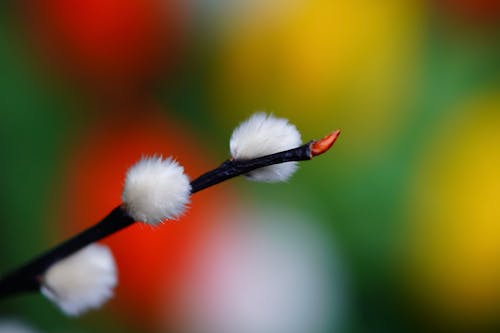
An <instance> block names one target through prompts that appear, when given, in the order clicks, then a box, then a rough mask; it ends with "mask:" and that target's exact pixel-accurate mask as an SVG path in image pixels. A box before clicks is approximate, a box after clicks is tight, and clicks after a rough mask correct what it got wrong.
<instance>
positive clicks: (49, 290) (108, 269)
mask: <svg viewBox="0 0 500 333" xmlns="http://www.w3.org/2000/svg"><path fill="white" fill-rule="evenodd" d="M117 281H118V279H117V273H116V265H115V260H114V258H113V255H112V253H111V251H110V250H109V248H108V247H106V246H103V245H98V244H90V245H88V246H86V247H84V248H83V249H81V250H79V251H78V252H75V253H74V254H72V255H70V256H68V257H66V258H64V259H62V260H60V261H58V262H56V263H55V264H53V265H52V266H50V267H49V268H48V269H47V271H46V272H45V274H44V275H43V278H42V287H41V289H40V291H41V292H42V294H43V295H44V296H46V297H47V298H48V299H50V300H51V301H53V302H54V303H55V304H56V305H57V306H58V307H59V308H60V309H61V310H62V311H63V312H64V313H66V314H67V315H69V316H77V315H80V314H82V313H84V312H86V311H88V310H90V309H95V308H99V307H100V306H101V305H103V304H104V303H105V302H106V301H108V300H109V299H110V298H111V297H112V296H113V289H114V287H115V286H116V284H117Z"/></svg>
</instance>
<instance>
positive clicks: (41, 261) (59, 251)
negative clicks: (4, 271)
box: [0, 206, 134, 297]
mask: <svg viewBox="0 0 500 333" xmlns="http://www.w3.org/2000/svg"><path fill="white" fill-rule="evenodd" d="M132 223H134V220H133V219H132V218H131V217H130V216H129V215H128V214H127V213H126V212H125V211H124V210H123V208H122V207H121V206H118V207H116V208H115V209H113V210H112V211H111V212H110V213H109V214H108V215H107V216H106V217H105V218H104V219H102V220H101V221H100V222H98V223H97V224H95V225H93V226H91V227H89V228H88V229H86V230H84V231H82V232H80V233H79V234H77V235H75V236H73V237H72V238H70V239H68V240H66V241H64V242H63V243H61V244H59V245H57V246H55V247H53V248H52V249H50V250H48V251H47V252H45V253H43V254H42V255H40V256H38V257H36V258H35V259H33V260H31V261H30V262H28V263H27V264H25V265H24V266H22V267H20V268H19V269H17V270H15V271H13V272H12V273H10V274H8V275H6V276H4V277H2V279H1V280H0V297H2V296H7V295H11V294H16V293H21V292H30V291H36V290H38V289H39V288H40V282H41V281H40V278H41V276H42V275H43V273H44V272H45V271H46V270H47V268H49V267H50V266H51V265H53V264H54V263H55V262H57V261H59V260H61V259H63V258H65V257H67V256H69V255H71V254H73V253H75V252H76V251H78V250H80V249H82V248H83V247H85V246H87V245H89V244H91V243H93V242H96V241H98V240H101V239H103V238H105V237H107V236H109V235H111V234H113V233H115V232H117V231H119V230H121V229H124V228H126V227H128V226H129V225H131V224H132Z"/></svg>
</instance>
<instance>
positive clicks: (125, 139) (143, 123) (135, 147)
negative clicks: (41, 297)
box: [56, 105, 235, 325]
mask: <svg viewBox="0 0 500 333" xmlns="http://www.w3.org/2000/svg"><path fill="white" fill-rule="evenodd" d="M106 111H109V110H106ZM119 112H120V113H121V114H120V116H117V115H116V110H114V112H110V113H109V114H110V115H109V116H106V115H104V116H102V117H101V119H99V122H98V123H95V124H94V125H92V126H91V128H90V129H89V130H88V131H87V132H86V133H85V134H84V136H83V137H82V138H81V139H80V142H79V143H78V144H77V145H76V146H75V147H73V148H72V153H71V156H70V159H69V165H68V167H67V169H66V171H65V173H66V175H65V177H64V178H63V181H62V184H63V186H64V190H63V195H62V197H61V198H60V201H59V202H57V203H56V205H57V207H59V208H58V210H59V214H60V215H59V216H60V219H58V220H59V222H60V229H63V230H64V233H65V235H67V236H69V234H71V233H75V232H78V231H80V230H82V229H83V228H85V227H87V226H90V225H91V224H94V223H96V222H97V221H99V220H100V219H101V218H102V217H104V216H105V215H106V214H107V213H108V212H109V211H110V210H111V209H112V208H114V207H116V206H117V205H118V204H120V196H121V190H122V185H123V181H124V175H125V172H126V170H127V169H128V167H130V166H131V165H132V164H133V163H135V162H136V161H137V160H138V159H140V158H141V156H143V155H152V154H157V155H159V154H161V155H162V156H163V157H167V156H172V157H173V158H175V159H176V160H177V161H178V162H179V163H180V164H181V165H182V166H184V168H185V172H186V173H187V174H188V175H189V176H190V178H191V179H193V178H194V177H196V176H198V175H199V174H201V173H202V172H205V171H208V170H209V168H213V167H215V166H216V165H217V163H215V162H214V161H211V162H208V161H209V158H207V155H208V153H207V152H206V151H205V150H204V149H203V146H204V145H203V143H202V141H201V140H196V136H195V135H193V134H194V133H192V132H191V133H190V132H189V129H188V128H187V127H186V126H185V125H183V124H182V123H180V122H179V121H175V120H173V119H172V118H169V119H165V118H163V117H162V116H161V114H160V113H159V112H158V110H157V109H156V108H155V107H154V106H151V105H135V106H127V107H124V108H122V109H121V110H119ZM141 112H142V113H141ZM234 202H235V200H234V199H233V196H231V195H230V194H229V191H228V185H227V184H224V185H221V186H218V187H215V188H210V189H207V190H206V191H203V192H200V193H199V194H198V193H197V194H196V195H194V196H193V197H192V198H191V204H190V208H189V209H188V211H187V213H186V214H185V215H184V216H182V217H181V218H180V220H179V221H167V222H166V223H164V224H162V225H160V226H158V227H150V226H147V225H144V224H140V223H137V224H135V225H133V226H132V227H129V228H128V229H126V230H123V231H121V232H120V233H118V234H116V235H113V236H111V237H110V238H109V239H107V240H106V241H105V242H106V243H107V244H109V245H110V246H111V248H112V250H113V254H114V255H115V258H116V260H117V264H118V272H119V274H118V275H119V287H118V289H117V291H116V296H115V298H116V299H117V306H118V309H119V310H120V312H121V313H122V314H123V313H125V314H128V315H130V316H127V318H132V319H133V320H135V321H138V323H139V324H141V325H150V324H154V322H155V321H157V320H158V319H159V318H158V312H159V311H161V309H162V308H163V307H164V306H165V302H166V298H167V297H168V295H169V294H170V293H171V292H172V291H173V289H175V285H176V279H177V278H178V277H179V275H180V273H181V271H182V270H183V265H184V262H185V261H186V258H187V256H189V253H190V249H191V247H192V245H193V244H195V243H196V238H197V237H198V236H197V235H200V234H201V233H203V230H205V229H206V228H209V227H210V225H213V224H214V223H216V222H217V221H219V220H221V219H222V218H223V217H224V215H225V214H226V212H228V211H229V210H231V209H233V207H234V205H233V203H234ZM60 236H61V235H60ZM61 237H62V236H61ZM59 238H60V237H59Z"/></svg>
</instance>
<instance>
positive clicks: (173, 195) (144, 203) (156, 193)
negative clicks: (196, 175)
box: [122, 156, 191, 225]
mask: <svg viewBox="0 0 500 333" xmlns="http://www.w3.org/2000/svg"><path fill="white" fill-rule="evenodd" d="M190 194H191V185H190V183H189V178H188V176H186V174H185V173H184V168H183V167H182V166H180V165H179V164H178V163H177V162H176V161H174V160H172V159H171V158H167V159H165V160H163V159H162V158H161V157H154V156H153V157H145V158H142V159H141V160H140V161H139V162H137V163H136V164H134V165H133V166H132V167H131V168H130V169H129V170H128V171H127V176H126V179H125V186H124V188H123V193H122V201H123V204H124V207H125V209H126V210H127V212H128V214H129V215H130V216H132V217H133V218H134V219H135V220H136V221H141V222H144V223H148V224H152V225H156V224H158V223H160V222H162V221H163V220H165V219H174V218H177V217H178V216H179V215H181V214H182V213H183V212H184V210H185V208H186V205H187V204H188V203H189V196H190Z"/></svg>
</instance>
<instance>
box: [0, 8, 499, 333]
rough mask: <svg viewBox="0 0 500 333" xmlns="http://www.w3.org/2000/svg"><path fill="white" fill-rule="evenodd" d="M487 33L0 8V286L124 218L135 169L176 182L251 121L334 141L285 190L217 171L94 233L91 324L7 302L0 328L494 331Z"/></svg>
mask: <svg viewBox="0 0 500 333" xmlns="http://www.w3.org/2000/svg"><path fill="white" fill-rule="evenodd" d="M499 28H500V3H499V1H497V0H434V1H424V0H408V1H402V0H401V1H397V0H394V1H391V0H352V1H340V0H339V1H337V0H288V1H282V0H275V1H263V0H190V1H181V0H71V1H70V0H3V1H2V2H1V3H0V154H1V156H2V158H1V163H0V208H1V209H0V218H1V220H0V221H1V222H0V272H7V271H8V270H10V269H12V268H13V267H15V266H16V265H19V264H21V263H23V262H25V261H26V260H28V259H29V258H31V257H33V256H34V255H35V254H37V253H39V252H41V251H42V250H45V249H47V248H48V247H49V246H52V245H54V244H56V243H57V242H59V241H61V240H62V239H64V238H66V237H68V236H70V235H72V234H73V233H75V232H77V231H79V230H81V229H83V228H85V227H86V226H89V225H91V224H93V223H95V222H96V221H98V220H99V219H100V218H101V217H103V216H104V215H105V214H106V213H107V212H108V211H109V210H111V208H113V207H115V206H116V205H117V204H119V202H120V192H121V186H122V183H123V175H124V173H125V171H126V169H127V168H128V167H129V166H130V165H131V164H132V163H134V161H136V160H137V159H139V158H140V157H141V156H142V155H143V154H153V153H157V154H163V155H164V156H170V155H172V156H173V157H175V158H176V159H177V160H178V161H179V162H180V163H181V164H182V165H183V166H184V167H185V169H186V171H187V173H188V174H189V175H190V176H191V177H192V178H194V177H196V176H198V175H199V174H201V173H202V172H204V171H207V170H208V169H210V168H212V167H215V166H216V165H218V164H219V163H220V162H222V161H223V160H224V159H226V158H227V157H228V138H229V136H230V134H231V132H232V129H233V128H234V127H235V126H236V125H237V124H238V123H239V122H240V121H242V120H244V119H245V118H246V117H248V116H249V115H250V114H251V113H252V112H254V111H256V110H265V111H268V112H273V113H274V114H275V115H276V116H280V117H285V118H288V119H290V121H291V122H292V123H294V124H296V125H297V127H298V128H299V129H300V130H301V132H302V135H303V140H304V141H308V140H310V139H314V138H320V137H322V136H323V135H324V134H326V133H328V132H329V131H331V130H333V129H336V128H341V129H342V131H343V132H342V136H341V137H340V139H339V140H338V142H337V143H336V144H335V146H334V147H333V149H332V150H331V151H330V152H329V153H328V154H326V155H324V156H321V157H320V158H317V159H315V160H314V161H313V162H306V163H303V164H301V166H300V169H299V171H298V172H297V174H296V175H295V176H294V177H293V178H292V179H291V180H290V181H289V182H288V183H286V184H257V183H251V182H247V181H245V180H244V179H236V180H234V181H231V182H227V183H224V184H221V185H219V186H217V187H215V188H211V189H208V190H206V191H203V192H202V193H200V194H196V195H195V196H194V197H193V198H192V204H191V209H190V210H189V211H188V213H187V214H186V215H185V216H184V217H183V218H182V219H181V220H180V221H178V222H169V223H166V224H165V225H162V226H161V227H160V228H156V229H152V228H147V227H144V226H140V225H139V226H133V227H131V228H130V229H128V230H125V231H123V232H121V233H119V234H116V235H114V236H112V237H110V238H109V239H107V240H106V241H105V243H106V244H108V245H109V246H111V248H112V251H113V253H114V255H115V258H116V261H117V264H118V269H119V281H120V282H119V286H118V288H117V290H116V295H115V297H114V298H113V300H112V301H111V302H109V303H107V304H106V305H105V306H104V307H103V308H102V309H100V310H97V311H92V312H90V313H88V314H86V315H84V316H82V317H79V318H76V319H75V318H67V317H65V316H64V315H63V314H62V313H61V312H60V311H59V310H58V309H57V308H55V306H53V305H52V304H51V303H49V301H47V300H46V299H45V298H43V297H42V296H41V295H22V296H19V297H16V298H10V299H4V300H1V301H0V322H1V321H6V320H8V321H12V320H15V321H18V322H19V321H20V322H24V323H25V324H26V325H28V326H29V327H32V328H33V329H34V330H36V331H37V332H68V333H70V332H82V333H83V332H130V333H133V332H175V333H176V332H182V333H230V332H231V333H247V332H248V333H285V332H287V333H326V332H346V333H351V332H352V333H355V332H498V331H500V203H499V199H500V76H499V74H500V66H499V64H500V62H499V59H500V29H499ZM9 327H11V326H9ZM6 332H10V331H9V330H7V331H6ZM13 332H14V331H12V333H13Z"/></svg>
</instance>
